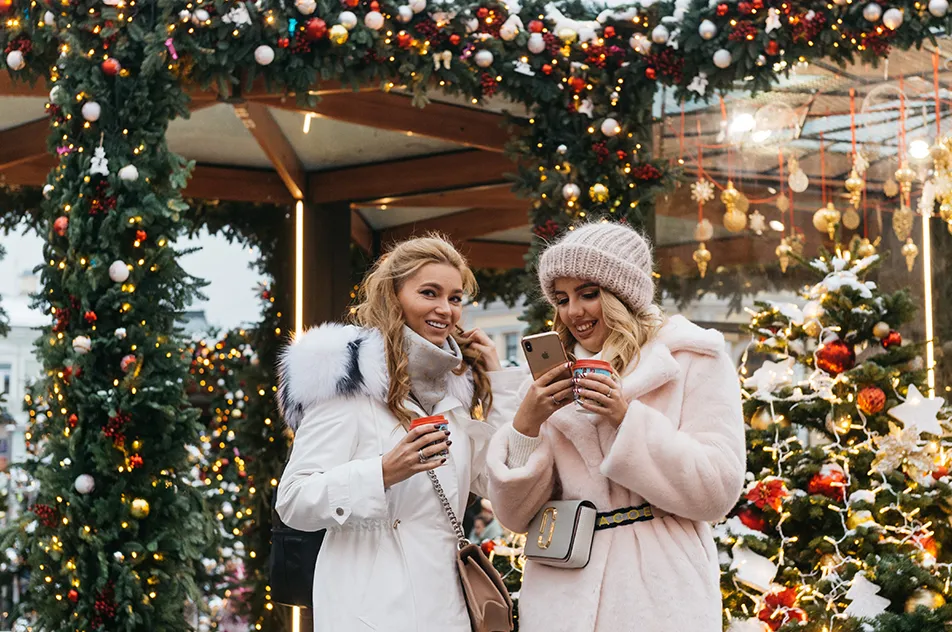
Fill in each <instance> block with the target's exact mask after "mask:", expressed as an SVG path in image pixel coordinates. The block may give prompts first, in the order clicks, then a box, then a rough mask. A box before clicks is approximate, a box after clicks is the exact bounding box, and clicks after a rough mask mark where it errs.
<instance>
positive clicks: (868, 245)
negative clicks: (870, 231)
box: [856, 237, 876, 259]
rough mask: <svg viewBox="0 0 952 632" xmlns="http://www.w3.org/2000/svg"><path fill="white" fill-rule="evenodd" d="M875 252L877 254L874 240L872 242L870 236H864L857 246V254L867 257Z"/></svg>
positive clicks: (862, 257) (860, 256)
mask: <svg viewBox="0 0 952 632" xmlns="http://www.w3.org/2000/svg"><path fill="white" fill-rule="evenodd" d="M874 254H876V246H874V245H873V242H871V241H870V240H869V238H868V237H863V238H862V239H861V240H860V242H859V245H858V246H856V256H858V257H859V258H860V259H865V258H866V257H872V256H873V255H874Z"/></svg>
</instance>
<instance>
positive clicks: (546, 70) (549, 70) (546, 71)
mask: <svg viewBox="0 0 952 632" xmlns="http://www.w3.org/2000/svg"><path fill="white" fill-rule="evenodd" d="M542 73H543V74H546V75H551V74H552V64H542Z"/></svg>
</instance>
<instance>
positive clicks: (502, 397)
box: [488, 316, 746, 632]
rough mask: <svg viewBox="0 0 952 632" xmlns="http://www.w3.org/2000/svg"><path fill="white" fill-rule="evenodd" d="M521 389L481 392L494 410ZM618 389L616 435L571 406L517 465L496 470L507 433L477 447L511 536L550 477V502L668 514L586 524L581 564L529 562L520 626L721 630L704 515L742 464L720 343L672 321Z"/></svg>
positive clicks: (735, 406)
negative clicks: (557, 497) (605, 526)
mask: <svg viewBox="0 0 952 632" xmlns="http://www.w3.org/2000/svg"><path fill="white" fill-rule="evenodd" d="M496 384H497V383H496V382H494V387H495V386H496ZM500 385H502V382H501V381H500ZM525 388H527V384H523V385H522V387H521V388H520V389H512V390H511V391H509V392H503V391H497V392H494V396H495V397H496V398H497V401H498V402H499V404H500V407H499V408H500V409H508V410H513V411H514V410H515V408H514V404H515V400H517V399H519V397H520V396H521V393H524V392H525ZM622 389H623V392H624V393H625V395H626V396H627V397H628V399H629V400H630V402H631V403H630V405H629V408H628V414H627V416H626V417H625V419H624V421H623V422H622V423H621V425H620V426H619V427H618V428H617V429H616V428H614V427H613V426H612V425H611V423H609V422H608V421H607V420H605V419H603V418H600V417H597V416H591V415H587V414H583V413H582V412H580V411H578V410H577V409H576V408H575V407H574V405H570V406H568V407H566V408H563V409H562V410H561V411H559V412H558V413H556V414H555V415H553V416H552V417H551V418H550V419H549V420H548V421H547V422H546V423H545V424H544V425H543V427H542V433H541V437H542V442H541V444H540V445H539V446H538V447H537V448H536V449H535V450H534V451H533V452H532V455H531V456H530V457H529V460H528V462H527V463H526V465H524V466H522V467H514V468H509V467H507V465H506V463H507V457H508V449H509V435H510V433H512V432H515V431H514V430H513V429H512V428H511V427H510V428H509V429H508V430H506V429H505V428H503V429H502V430H501V431H500V432H498V433H496V436H495V437H494V438H493V440H492V442H491V444H490V448H489V455H488V466H489V476H490V499H491V501H492V503H493V509H494V511H495V512H496V516H497V517H498V518H499V520H500V521H501V522H502V524H503V525H505V526H506V527H508V528H509V529H511V530H513V531H516V532H525V531H526V530H527V528H528V524H529V522H530V521H531V520H532V517H533V516H534V515H535V513H536V512H537V511H538V510H539V509H540V508H541V506H542V504H543V503H545V502H546V501H547V500H549V499H550V498H551V497H552V494H553V487H554V482H555V480H556V477H558V480H559V481H560V483H561V487H562V490H563V491H562V495H561V496H562V498H564V499H587V500H591V501H592V502H594V503H595V505H596V507H598V510H599V511H607V510H610V509H616V508H621V507H628V506H633V505H639V504H642V503H644V502H649V503H651V504H652V505H654V506H656V507H658V508H659V509H662V510H664V511H666V512H668V513H669V514H671V515H670V516H668V517H665V518H656V519H654V520H652V521H649V522H641V523H636V524H634V525H628V526H624V527H618V528H615V529H609V530H606V531H600V532H596V534H595V539H594V543H593V546H592V556H591V560H590V562H589V563H588V565H587V566H586V567H585V568H581V569H577V570H566V569H557V568H552V567H547V566H542V565H539V564H535V563H533V562H531V561H530V562H529V563H528V564H527V566H526V571H525V577H524V583H523V587H522V591H521V593H520V598H519V613H520V616H519V624H520V631H521V632H618V631H621V630H626V631H627V630H632V631H637V632H687V631H689V630H690V631H691V632H716V631H720V630H721V613H720V609H721V595H720V587H719V567H718V561H717V552H716V549H715V546H714V539H713V537H712V535H711V528H710V525H709V523H710V522H712V521H716V520H718V519H720V518H721V517H723V516H724V515H725V514H726V513H727V512H728V511H729V510H730V509H731V508H732V507H733V506H734V503H735V502H736V501H737V498H738V497H739V495H740V492H741V488H742V486H743V482H744V474H745V471H746V463H745V443H744V425H743V416H742V413H741V396H740V387H739V383H738V378H737V374H736V372H735V369H734V366H733V364H732V362H731V360H730V358H729V356H728V355H727V353H726V351H725V348H724V340H723V337H722V336H721V335H720V334H719V333H717V332H715V331H712V330H704V329H701V328H700V327H698V326H696V325H694V324H692V323H691V322H689V321H688V320H686V319H684V318H683V317H680V316H675V317H672V318H671V319H669V321H668V323H667V324H665V326H664V327H663V328H662V329H661V331H660V332H659V334H658V335H657V337H655V338H654V339H653V340H652V341H650V342H649V343H648V344H646V345H645V347H644V348H643V349H642V352H641V358H640V361H638V363H637V365H636V366H634V367H633V368H632V369H630V370H629V371H628V372H627V373H626V374H625V375H624V376H623V378H622Z"/></svg>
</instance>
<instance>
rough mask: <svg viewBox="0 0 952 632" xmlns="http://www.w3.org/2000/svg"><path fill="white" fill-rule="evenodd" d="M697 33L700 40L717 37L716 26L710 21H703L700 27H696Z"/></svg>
mask: <svg viewBox="0 0 952 632" xmlns="http://www.w3.org/2000/svg"><path fill="white" fill-rule="evenodd" d="M697 32H698V35H700V36H701V38H702V39H706V40H709V39H713V38H714V36H715V35H717V25H716V24H714V23H713V22H711V21H710V20H704V21H703V22H701V24H700V26H698V27H697Z"/></svg>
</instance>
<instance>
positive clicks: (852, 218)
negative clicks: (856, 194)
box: [843, 207, 860, 230]
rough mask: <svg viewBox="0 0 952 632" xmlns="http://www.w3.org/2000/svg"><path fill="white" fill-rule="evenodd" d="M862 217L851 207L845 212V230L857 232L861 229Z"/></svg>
mask: <svg viewBox="0 0 952 632" xmlns="http://www.w3.org/2000/svg"><path fill="white" fill-rule="evenodd" d="M859 224H860V217H859V213H857V212H856V209H854V208H852V207H850V208H847V209H846V210H845V211H843V228H845V229H846V230H856V229H857V228H859Z"/></svg>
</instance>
